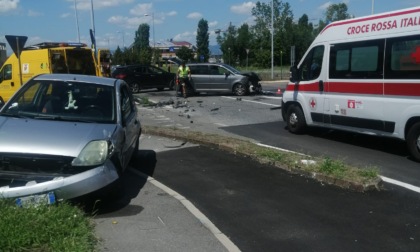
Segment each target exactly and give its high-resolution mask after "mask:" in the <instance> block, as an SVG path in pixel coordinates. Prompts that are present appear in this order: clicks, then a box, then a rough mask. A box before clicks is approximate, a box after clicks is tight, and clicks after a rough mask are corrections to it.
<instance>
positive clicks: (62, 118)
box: [34, 114, 95, 123]
mask: <svg viewBox="0 0 420 252" xmlns="http://www.w3.org/2000/svg"><path fill="white" fill-rule="evenodd" d="M34 119H39V120H54V121H68V122H85V123H94V122H95V121H92V120H86V119H84V118H79V117H69V116H60V115H48V114H47V115H44V114H38V115H37V116H35V117H34Z"/></svg>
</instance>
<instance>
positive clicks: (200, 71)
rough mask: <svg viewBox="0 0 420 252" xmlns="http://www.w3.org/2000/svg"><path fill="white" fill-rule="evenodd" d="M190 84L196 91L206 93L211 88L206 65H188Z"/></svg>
mask: <svg viewBox="0 0 420 252" xmlns="http://www.w3.org/2000/svg"><path fill="white" fill-rule="evenodd" d="M188 67H189V68H190V71H191V78H192V84H193V86H194V89H195V90H196V91H206V90H208V89H209V87H211V85H210V78H209V68H208V65H190V66H188Z"/></svg>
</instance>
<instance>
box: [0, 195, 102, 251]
mask: <svg viewBox="0 0 420 252" xmlns="http://www.w3.org/2000/svg"><path fill="white" fill-rule="evenodd" d="M0 212H1V215H0V251H42V252H44V251H46V252H48V251H95V246H96V243H97V239H96V238H95V236H94V233H95V232H94V225H93V220H92V219H91V218H89V217H88V216H86V214H85V213H84V212H83V211H82V210H81V209H80V208H77V207H75V206H71V205H70V204H67V203H60V204H57V205H40V206H36V207H34V206H33V207H24V208H22V207H18V206H16V205H15V203H14V201H13V200H9V199H1V200H0Z"/></svg>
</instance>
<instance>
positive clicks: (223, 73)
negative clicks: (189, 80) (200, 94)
mask: <svg viewBox="0 0 420 252" xmlns="http://www.w3.org/2000/svg"><path fill="white" fill-rule="evenodd" d="M209 71H210V76H209V77H210V78H209V79H210V82H209V88H210V89H212V90H216V91H227V90H231V82H232V81H233V80H232V78H234V74H233V73H231V72H230V71H229V70H228V69H226V68H224V67H222V66H218V65H210V66H209Z"/></svg>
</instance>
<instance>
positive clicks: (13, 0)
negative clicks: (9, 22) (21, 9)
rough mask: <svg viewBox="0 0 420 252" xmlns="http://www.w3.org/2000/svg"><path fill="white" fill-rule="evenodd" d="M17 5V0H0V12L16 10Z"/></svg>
mask: <svg viewBox="0 0 420 252" xmlns="http://www.w3.org/2000/svg"><path fill="white" fill-rule="evenodd" d="M18 5H19V0H0V13H2V12H3V13H7V12H9V11H11V10H16V9H17V8H18Z"/></svg>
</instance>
